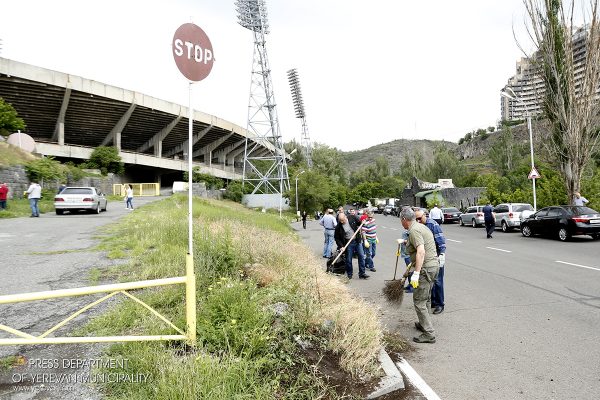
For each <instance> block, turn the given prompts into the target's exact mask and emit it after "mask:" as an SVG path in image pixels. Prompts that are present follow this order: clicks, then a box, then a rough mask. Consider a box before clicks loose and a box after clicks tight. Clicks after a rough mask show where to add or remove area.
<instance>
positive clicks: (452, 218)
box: [442, 207, 462, 224]
mask: <svg viewBox="0 0 600 400" xmlns="http://www.w3.org/2000/svg"><path fill="white" fill-rule="evenodd" d="M442 213H443V214H444V223H445V224H449V223H450V222H458V221H459V219H460V214H462V213H461V212H460V211H459V210H458V208H456V207H447V208H442Z"/></svg>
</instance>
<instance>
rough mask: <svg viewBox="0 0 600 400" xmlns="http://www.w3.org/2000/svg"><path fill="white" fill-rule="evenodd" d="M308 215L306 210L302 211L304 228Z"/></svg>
mask: <svg viewBox="0 0 600 400" xmlns="http://www.w3.org/2000/svg"><path fill="white" fill-rule="evenodd" d="M307 217H308V214H307V213H306V211H302V227H303V228H304V229H306V218H307Z"/></svg>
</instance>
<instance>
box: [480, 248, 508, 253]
mask: <svg viewBox="0 0 600 400" xmlns="http://www.w3.org/2000/svg"><path fill="white" fill-rule="evenodd" d="M486 249H490V250H496V251H503V252H505V253H512V251H510V250H503V249H497V248H495V247H486Z"/></svg>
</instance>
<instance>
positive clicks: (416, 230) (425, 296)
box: [398, 207, 439, 343]
mask: <svg viewBox="0 0 600 400" xmlns="http://www.w3.org/2000/svg"><path fill="white" fill-rule="evenodd" d="M400 222H401V223H402V226H403V227H404V229H407V230H408V241H407V243H406V250H407V251H408V254H409V255H410V261H411V264H412V265H413V266H414V271H413V274H412V276H411V278H410V284H411V286H412V287H413V288H414V294H413V303H414V306H415V311H416V312H417V318H418V319H419V321H418V322H415V328H417V329H418V330H419V331H421V332H422V333H421V335H419V336H416V337H414V338H413V341H415V342H417V343H435V330H434V329H433V324H432V323H431V315H430V314H429V309H430V303H431V288H432V286H433V282H434V281H435V278H436V276H437V273H438V270H439V261H438V257H437V252H436V248H435V241H434V239H433V234H432V233H431V231H430V230H429V228H427V227H426V226H425V225H423V224H419V223H418V222H417V221H416V218H415V212H414V211H413V210H412V209H411V208H410V207H406V208H404V209H402V211H401V212H400ZM403 240H404V239H398V243H399V244H400V243H401V241H403ZM409 272H410V270H407V271H406V273H405V276H408V274H409Z"/></svg>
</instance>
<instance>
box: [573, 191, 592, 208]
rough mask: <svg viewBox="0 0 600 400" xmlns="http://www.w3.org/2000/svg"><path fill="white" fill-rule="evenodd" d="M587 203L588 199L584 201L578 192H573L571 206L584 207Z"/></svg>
mask: <svg viewBox="0 0 600 400" xmlns="http://www.w3.org/2000/svg"><path fill="white" fill-rule="evenodd" d="M587 203H589V201H588V199H586V198H585V197H583V196H582V195H581V193H579V192H575V198H574V199H573V204H574V205H576V206H585V205H586V204H587Z"/></svg>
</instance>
